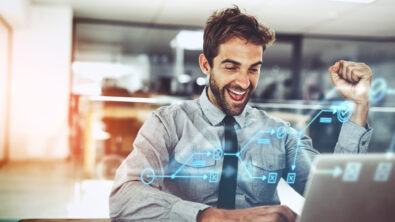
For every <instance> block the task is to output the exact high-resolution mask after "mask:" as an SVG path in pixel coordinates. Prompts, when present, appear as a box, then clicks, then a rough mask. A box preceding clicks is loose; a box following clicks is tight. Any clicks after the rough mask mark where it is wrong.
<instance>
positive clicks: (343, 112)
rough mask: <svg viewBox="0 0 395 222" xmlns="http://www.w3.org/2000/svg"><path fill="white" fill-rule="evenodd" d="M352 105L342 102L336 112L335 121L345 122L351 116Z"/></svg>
mask: <svg viewBox="0 0 395 222" xmlns="http://www.w3.org/2000/svg"><path fill="white" fill-rule="evenodd" d="M352 112H353V111H352V105H351V103H349V102H344V103H342V104H341V105H340V107H339V109H338V110H337V119H338V120H339V122H341V123H345V122H347V121H348V120H349V119H350V118H351V116H352Z"/></svg>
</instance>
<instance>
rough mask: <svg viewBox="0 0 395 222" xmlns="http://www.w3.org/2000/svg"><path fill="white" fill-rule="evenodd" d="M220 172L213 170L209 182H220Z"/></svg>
mask: <svg viewBox="0 0 395 222" xmlns="http://www.w3.org/2000/svg"><path fill="white" fill-rule="evenodd" d="M218 179H219V178H218V173H217V172H211V173H210V178H209V180H208V182H209V183H217V182H218Z"/></svg>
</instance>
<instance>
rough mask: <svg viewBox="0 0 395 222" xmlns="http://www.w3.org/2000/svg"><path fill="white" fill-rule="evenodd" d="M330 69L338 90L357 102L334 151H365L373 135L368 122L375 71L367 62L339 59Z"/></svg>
mask: <svg viewBox="0 0 395 222" xmlns="http://www.w3.org/2000/svg"><path fill="white" fill-rule="evenodd" d="M328 72H329V76H330V78H331V81H332V84H333V85H334V86H335V87H336V89H337V91H338V92H339V93H340V94H341V95H342V96H343V97H344V98H345V99H346V100H349V101H352V102H353V104H354V107H353V114H352V116H351V118H350V120H349V121H348V122H347V123H345V124H343V126H342V129H341V131H340V135H339V140H338V142H337V144H336V148H335V153H366V152H367V150H368V144H369V141H370V137H371V136H372V129H371V128H370V127H369V125H368V124H367V119H368V114H369V93H370V85H371V81H372V77H373V73H372V70H371V69H370V68H369V66H367V65H366V64H365V63H357V62H350V61H344V60H340V61H338V62H336V63H335V64H334V65H333V66H331V67H329V69H328Z"/></svg>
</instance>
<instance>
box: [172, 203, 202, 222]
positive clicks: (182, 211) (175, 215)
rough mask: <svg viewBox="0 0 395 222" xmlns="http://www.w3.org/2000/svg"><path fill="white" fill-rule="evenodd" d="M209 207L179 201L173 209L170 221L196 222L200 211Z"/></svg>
mask: <svg viewBox="0 0 395 222" xmlns="http://www.w3.org/2000/svg"><path fill="white" fill-rule="evenodd" d="M209 207H210V206H208V205H206V204H202V203H196V202H191V201H186V200H179V201H177V202H175V203H174V204H173V206H172V208H171V215H170V221H196V219H197V215H198V214H199V211H202V210H205V209H207V208H209Z"/></svg>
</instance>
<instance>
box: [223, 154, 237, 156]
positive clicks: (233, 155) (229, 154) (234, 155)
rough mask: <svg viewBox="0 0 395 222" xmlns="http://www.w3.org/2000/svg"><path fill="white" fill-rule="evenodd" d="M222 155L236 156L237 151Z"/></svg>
mask: <svg viewBox="0 0 395 222" xmlns="http://www.w3.org/2000/svg"><path fill="white" fill-rule="evenodd" d="M224 156H238V154H237V153H224Z"/></svg>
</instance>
